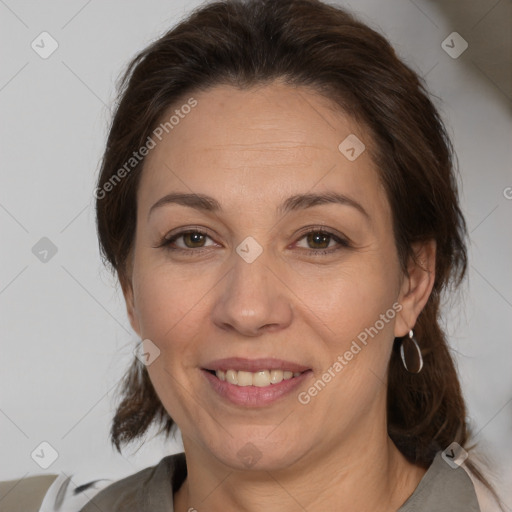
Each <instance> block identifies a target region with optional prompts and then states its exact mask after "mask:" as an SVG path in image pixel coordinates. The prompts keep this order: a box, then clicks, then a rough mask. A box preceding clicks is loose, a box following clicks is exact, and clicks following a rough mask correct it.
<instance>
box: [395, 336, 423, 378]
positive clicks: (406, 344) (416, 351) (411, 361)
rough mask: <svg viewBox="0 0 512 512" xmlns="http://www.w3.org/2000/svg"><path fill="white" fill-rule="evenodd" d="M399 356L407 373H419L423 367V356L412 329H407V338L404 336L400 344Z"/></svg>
mask: <svg viewBox="0 0 512 512" xmlns="http://www.w3.org/2000/svg"><path fill="white" fill-rule="evenodd" d="M400 356H401V357H402V363H403V365H404V368H405V369H406V370H407V371H408V372H409V373H420V372H421V369H422V368H423V357H422V355H421V349H420V347H419V345H418V342H417V341H416V339H415V338H414V333H413V331H412V329H411V330H410V331H409V338H404V339H403V340H402V344H401V345H400Z"/></svg>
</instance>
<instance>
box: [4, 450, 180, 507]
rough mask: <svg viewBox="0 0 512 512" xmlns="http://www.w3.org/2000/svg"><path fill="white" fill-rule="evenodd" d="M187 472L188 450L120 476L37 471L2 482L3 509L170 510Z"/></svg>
mask: <svg viewBox="0 0 512 512" xmlns="http://www.w3.org/2000/svg"><path fill="white" fill-rule="evenodd" d="M186 475H187V469H186V461H185V454H184V453H178V454H175V455H169V456H167V457H164V458H163V459H161V460H160V462H159V463H158V464H156V465H154V466H151V467H148V468H145V469H142V470H141V471H138V472H137V473H134V474H132V475H129V476H127V477H125V478H122V479H120V480H116V481H112V480H107V479H95V480H86V481H85V482H84V481H83V480H82V481H80V480H81V479H80V476H79V475H78V476H77V475H76V474H66V473H65V472H61V473H60V474H58V475H37V476H32V477H24V478H21V479H19V480H11V481H2V482H0V501H1V505H0V510H1V512H57V511H58V512H98V510H108V511H109V512H124V511H132V510H137V511H138V512H145V511H148V512H149V511H151V512H160V511H165V512H169V511H172V510H173V507H172V499H173V490H174V489H177V488H179V486H180V485H181V483H182V482H183V480H185V478H186Z"/></svg>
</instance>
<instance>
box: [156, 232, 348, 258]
mask: <svg viewBox="0 0 512 512" xmlns="http://www.w3.org/2000/svg"><path fill="white" fill-rule="evenodd" d="M190 234H198V235H203V236H206V237H208V238H210V239H211V237H210V236H209V235H208V233H206V232H205V231H203V230H201V229H198V228H190V229H187V230H185V231H180V232H179V233H176V234H174V235H172V236H171V237H168V236H166V237H164V238H163V239H162V240H161V242H160V243H159V244H158V245H157V246H156V247H157V248H164V249H165V250H168V251H177V252H180V253H182V254H183V253H185V254H187V255H188V256H196V255H199V254H201V253H203V252H204V250H207V247H197V248H195V249H194V248H188V249H183V248H182V247H171V244H172V243H174V242H175V241H176V240H178V239H179V238H180V237H183V236H185V235H190ZM310 234H321V235H324V236H328V237H329V238H330V239H332V240H334V241H335V242H337V243H338V244H339V245H338V247H335V248H331V249H303V250H305V251H306V252H307V253H308V254H310V255H312V256H322V255H328V254H333V253H334V252H337V251H339V250H341V249H347V248H350V247H352V246H351V244H350V242H349V241H348V240H346V239H345V238H342V237H340V236H338V235H336V234H334V233H332V232H331V231H328V230H325V229H324V228H321V227H313V228H311V227H310V228H309V231H305V232H303V233H302V234H301V235H300V238H299V239H298V240H297V242H298V241H300V240H302V239H303V238H305V237H307V236H308V235H310ZM329 242H330V240H329Z"/></svg>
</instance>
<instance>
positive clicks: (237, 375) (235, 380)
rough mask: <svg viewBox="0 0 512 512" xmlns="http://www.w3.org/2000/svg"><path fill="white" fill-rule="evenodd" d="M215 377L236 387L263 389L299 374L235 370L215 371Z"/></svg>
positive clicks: (277, 371)
mask: <svg viewBox="0 0 512 512" xmlns="http://www.w3.org/2000/svg"><path fill="white" fill-rule="evenodd" d="M215 375H217V377H218V378H219V379H220V380H225V381H227V382H229V383H230V384H234V385H236V386H258V387H260V388H261V387H265V386H269V385H270V384H279V383H280V382H281V381H282V380H289V379H291V378H292V377H298V376H299V375H300V372H295V373H294V372H290V371H283V370H260V371H259V372H244V371H237V370H227V371H226V372H224V371H222V370H216V372H215Z"/></svg>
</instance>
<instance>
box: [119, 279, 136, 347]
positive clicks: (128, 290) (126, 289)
mask: <svg viewBox="0 0 512 512" xmlns="http://www.w3.org/2000/svg"><path fill="white" fill-rule="evenodd" d="M118 277H119V282H120V284H121V289H122V290H123V296H124V302H125V304H126V312H127V313H128V319H129V320H130V325H131V326H132V329H133V330H134V331H135V332H136V333H137V335H138V336H139V337H140V336H141V332H140V331H141V329H140V324H139V319H138V317H137V309H136V307H135V297H134V293H133V284H132V280H131V277H129V276H126V275H122V274H119V275H118Z"/></svg>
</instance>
